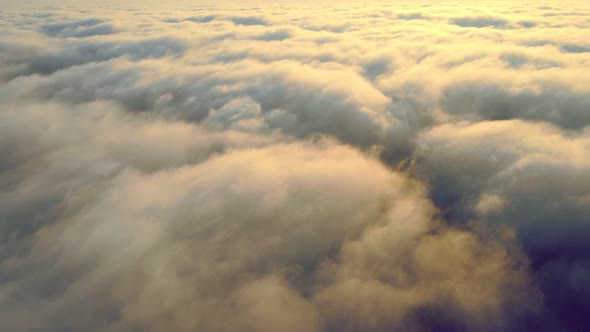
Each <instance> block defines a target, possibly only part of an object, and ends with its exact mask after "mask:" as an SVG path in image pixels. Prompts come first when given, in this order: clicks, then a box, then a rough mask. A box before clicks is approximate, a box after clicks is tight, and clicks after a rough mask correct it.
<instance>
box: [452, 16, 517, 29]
mask: <svg viewBox="0 0 590 332" xmlns="http://www.w3.org/2000/svg"><path fill="white" fill-rule="evenodd" d="M451 22H452V23H453V24H455V25H458V26H460V27H464V28H486V27H493V28H496V29H510V28H511V26H510V24H509V22H508V21H507V20H505V19H503V18H499V17H491V16H477V17H472V16H466V17H458V18H454V19H452V20H451Z"/></svg>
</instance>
